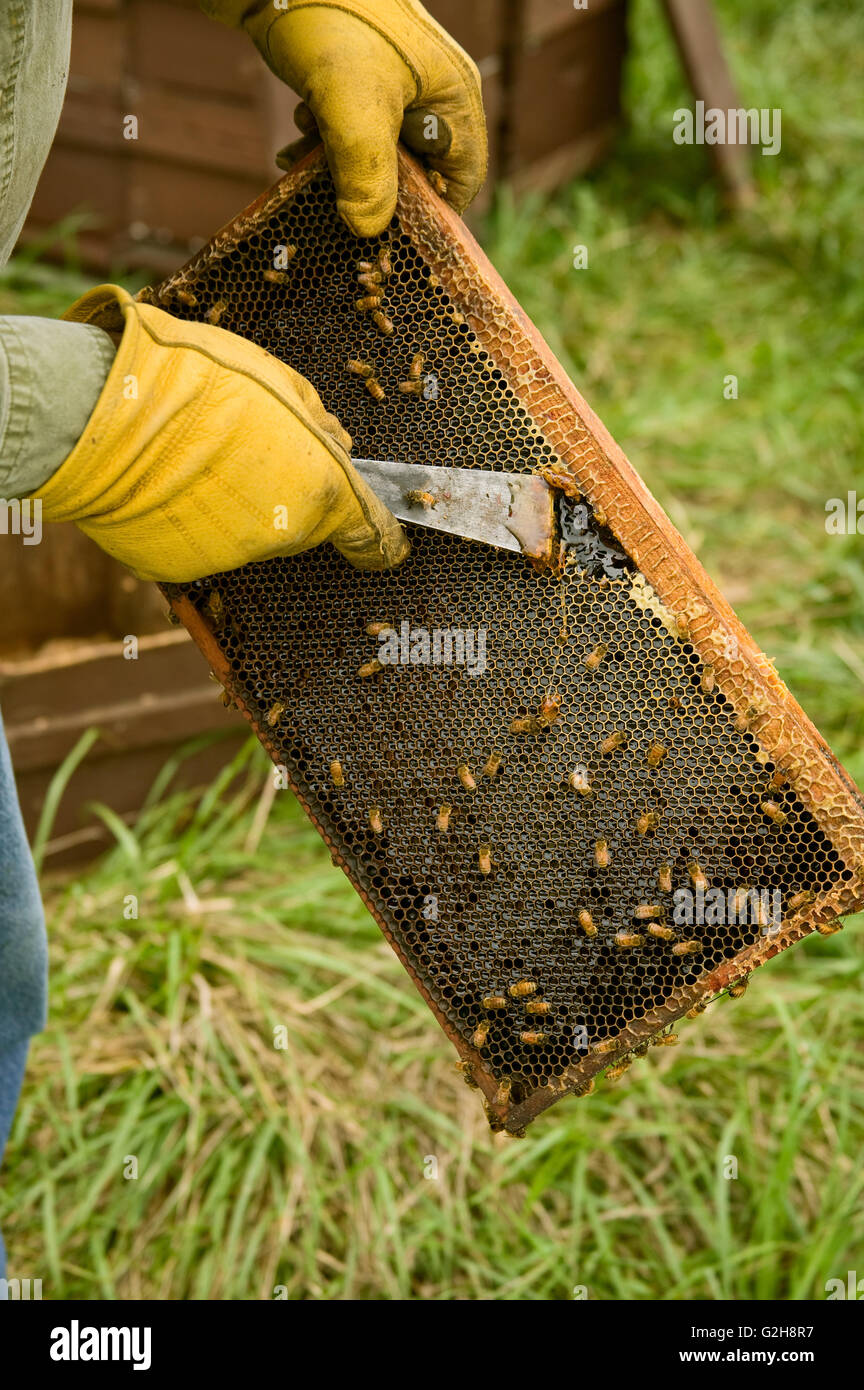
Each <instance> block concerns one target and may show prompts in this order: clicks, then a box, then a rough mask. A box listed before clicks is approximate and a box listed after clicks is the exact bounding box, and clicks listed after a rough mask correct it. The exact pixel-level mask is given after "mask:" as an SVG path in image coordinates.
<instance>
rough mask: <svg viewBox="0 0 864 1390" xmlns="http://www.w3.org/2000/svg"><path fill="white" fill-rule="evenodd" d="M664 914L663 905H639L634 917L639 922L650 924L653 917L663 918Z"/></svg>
mask: <svg viewBox="0 0 864 1390" xmlns="http://www.w3.org/2000/svg"><path fill="white" fill-rule="evenodd" d="M664 912H665V908H664V907H663V904H662V903H639V905H638V906H637V907H634V909H633V916H634V917H635V918H636V919H637V921H639V922H648V921H650V920H651V918H652V917H662V916H663V913H664Z"/></svg>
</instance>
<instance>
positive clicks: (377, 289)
mask: <svg viewBox="0 0 864 1390" xmlns="http://www.w3.org/2000/svg"><path fill="white" fill-rule="evenodd" d="M357 284H358V285H359V286H360V288H361V289H363V290H368V291H369V297H370V298H372V299H375V300H376V303H378V304H380V303H381V299H380V295H381V271H380V270H361V271H360V273H359V274H358V276H357ZM370 307H371V306H370Z"/></svg>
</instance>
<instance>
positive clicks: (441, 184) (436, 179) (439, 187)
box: [426, 169, 447, 198]
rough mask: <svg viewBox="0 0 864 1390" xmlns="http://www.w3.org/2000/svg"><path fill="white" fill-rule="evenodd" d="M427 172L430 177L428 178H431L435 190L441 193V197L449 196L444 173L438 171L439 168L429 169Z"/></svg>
mask: <svg viewBox="0 0 864 1390" xmlns="http://www.w3.org/2000/svg"><path fill="white" fill-rule="evenodd" d="M426 173H427V177H428V179H429V182H430V183H431V185H432V187H433V188H434V189H435V192H436V193H437V194H438V195H439V197H441V198H446V197H447V180H446V179H445V177H444V175H443V174H440V173H439V172H438V170H437V169H427V171H426Z"/></svg>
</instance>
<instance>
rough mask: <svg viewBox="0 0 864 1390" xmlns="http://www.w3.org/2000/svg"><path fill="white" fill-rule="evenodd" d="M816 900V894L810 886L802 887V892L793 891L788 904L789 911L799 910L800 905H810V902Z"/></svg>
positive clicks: (787, 909)
mask: <svg viewBox="0 0 864 1390" xmlns="http://www.w3.org/2000/svg"><path fill="white" fill-rule="evenodd" d="M815 901H816V894H815V893H814V892H812V890H811V889H809V888H802V889H801V891H800V893H793V894H792V897H791V898H790V899H789V901H788V903H787V904H786V911H787V912H797V910H798V908H799V907H808V906H809V905H810V903H812V902H815Z"/></svg>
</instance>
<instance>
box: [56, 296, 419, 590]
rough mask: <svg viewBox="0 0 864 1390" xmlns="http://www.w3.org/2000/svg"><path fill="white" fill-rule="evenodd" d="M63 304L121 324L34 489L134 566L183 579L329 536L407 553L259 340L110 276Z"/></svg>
mask: <svg viewBox="0 0 864 1390" xmlns="http://www.w3.org/2000/svg"><path fill="white" fill-rule="evenodd" d="M64 318H67V319H73V320H76V321H77V322H79V323H92V324H96V325H97V326H98V327H100V328H104V329H107V330H108V331H111V330H116V329H118V328H121V327H122V328H123V335H122V338H121V339H120V345H119V347H118V349H117V355H116V358H115V360H114V365H113V366H112V368H111V371H110V372H109V374H108V378H107V380H106V382H105V386H104V387H103V390H102V393H101V395H100V397H99V400H98V401H97V403H96V408H95V409H94V411H93V414H92V415H91V416H90V419H89V421H88V423H87V427H86V429H85V430H84V433H83V434H82V436H81V438H80V439H79V441H78V443H77V444H76V446H75V448H74V449H73V450H72V453H71V454H70V455H69V457H68V458H67V459H66V461H65V462H64V463H63V464H62V465H61V466H60V468H59V469H58V470H57V472H56V473H54V474H53V475H52V477H50V478H49V479H48V481H47V482H46V483H44V484H43V485H42V487H41V488H40V489H39V490H38V491H37V493H36V494H34V495H35V496H36V497H38V498H40V499H41V501H42V515H43V518H44V519H45V520H46V521H75V522H77V523H78V525H79V526H80V528H81V530H82V531H84V532H85V533H86V535H88V536H90V537H92V539H93V540H94V541H96V543H97V545H99V546H101V548H102V549H103V550H105V551H107V552H108V554H109V555H113V556H114V557H115V559H117V560H120V561H121V562H122V563H123V564H124V565H128V566H129V568H130V569H132V570H133V571H134V572H135V574H137V575H138V576H139V577H140V578H142V579H161V580H167V581H173V582H181V581H184V580H190V579H200V578H202V577H203V576H204V575H207V574H215V573H218V572H219V571H221V570H230V569H234V568H236V567H237V566H238V565H242V564H246V563H247V562H248V561H250V560H266V559H269V558H271V557H272V556H274V555H294V554H296V553H297V552H298V551H301V550H308V549H309V548H310V547H311V546H314V545H319V544H320V542H321V541H325V540H329V541H332V542H333V544H334V545H335V546H336V547H337V549H338V550H340V551H341V552H342V554H343V555H344V556H345V558H346V559H347V560H350V561H351V563H352V564H353V565H356V566H357V567H358V568H360V569H386V568H387V567H388V566H390V565H395V564H399V563H400V562H401V561H402V560H403V559H404V558H405V556H406V555H407V553H408V542H407V539H406V538H405V535H404V532H403V531H402V528H401V526H400V525H399V523H398V521H397V520H396V518H395V517H394V516H392V515H391V513H390V512H389V511H388V510H387V508H386V507H385V506H384V505H383V504H382V503H381V502H379V500H378V498H377V497H376V496H375V494H374V493H373V492H372V490H371V488H370V487H369V486H368V484H367V483H366V482H364V480H363V479H362V478H361V477H360V475H359V473H358V472H357V471H356V469H355V468H354V467H353V465H352V464H351V462H350V458H349V454H348V451H349V449H350V447H351V440H350V438H349V436H348V435H347V434H346V433H345V431H344V430H343V429H342V428H341V426H340V425H339V423H338V421H337V420H336V419H335V418H334V417H333V416H332V415H328V414H327V412H326V411H325V410H324V407H323V406H322V404H321V401H320V399H319V397H318V395H317V393H316V392H315V391H314V390H313V388H312V387H311V386H310V385H309V383H308V382H307V381H305V380H304V379H303V377H301V376H298V374H297V373H296V372H294V371H292V370H291V368H290V367H286V366H284V364H283V363H281V362H280V361H279V360H278V359H277V358H275V357H272V356H271V355H270V353H268V352H265V351H264V349H263V348H260V347H257V346H256V345H255V344H254V343H249V342H247V341H246V340H245V339H244V338H240V337H237V336H236V335H235V334H234V333H228V332H226V331H225V330H224V329H222V328H215V327H212V326H211V325H210V324H201V323H184V322H182V321H180V320H179V319H175V318H172V316H171V315H170V314H166V313H164V312H163V311H162V310H161V309H156V308H154V307H152V306H151V305H146V304H139V303H136V301H135V300H134V299H132V297H131V295H129V294H127V293H126V291H125V290H123V289H120V288H119V287H118V286H117V285H102V286H101V287H100V288H98V289H95V290H91V291H90V293H89V294H85V295H84V297H83V298H82V299H79V300H78V302H77V303H76V304H73V306H72V308H71V309H68V310H67V311H66V313H65V315H64Z"/></svg>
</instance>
